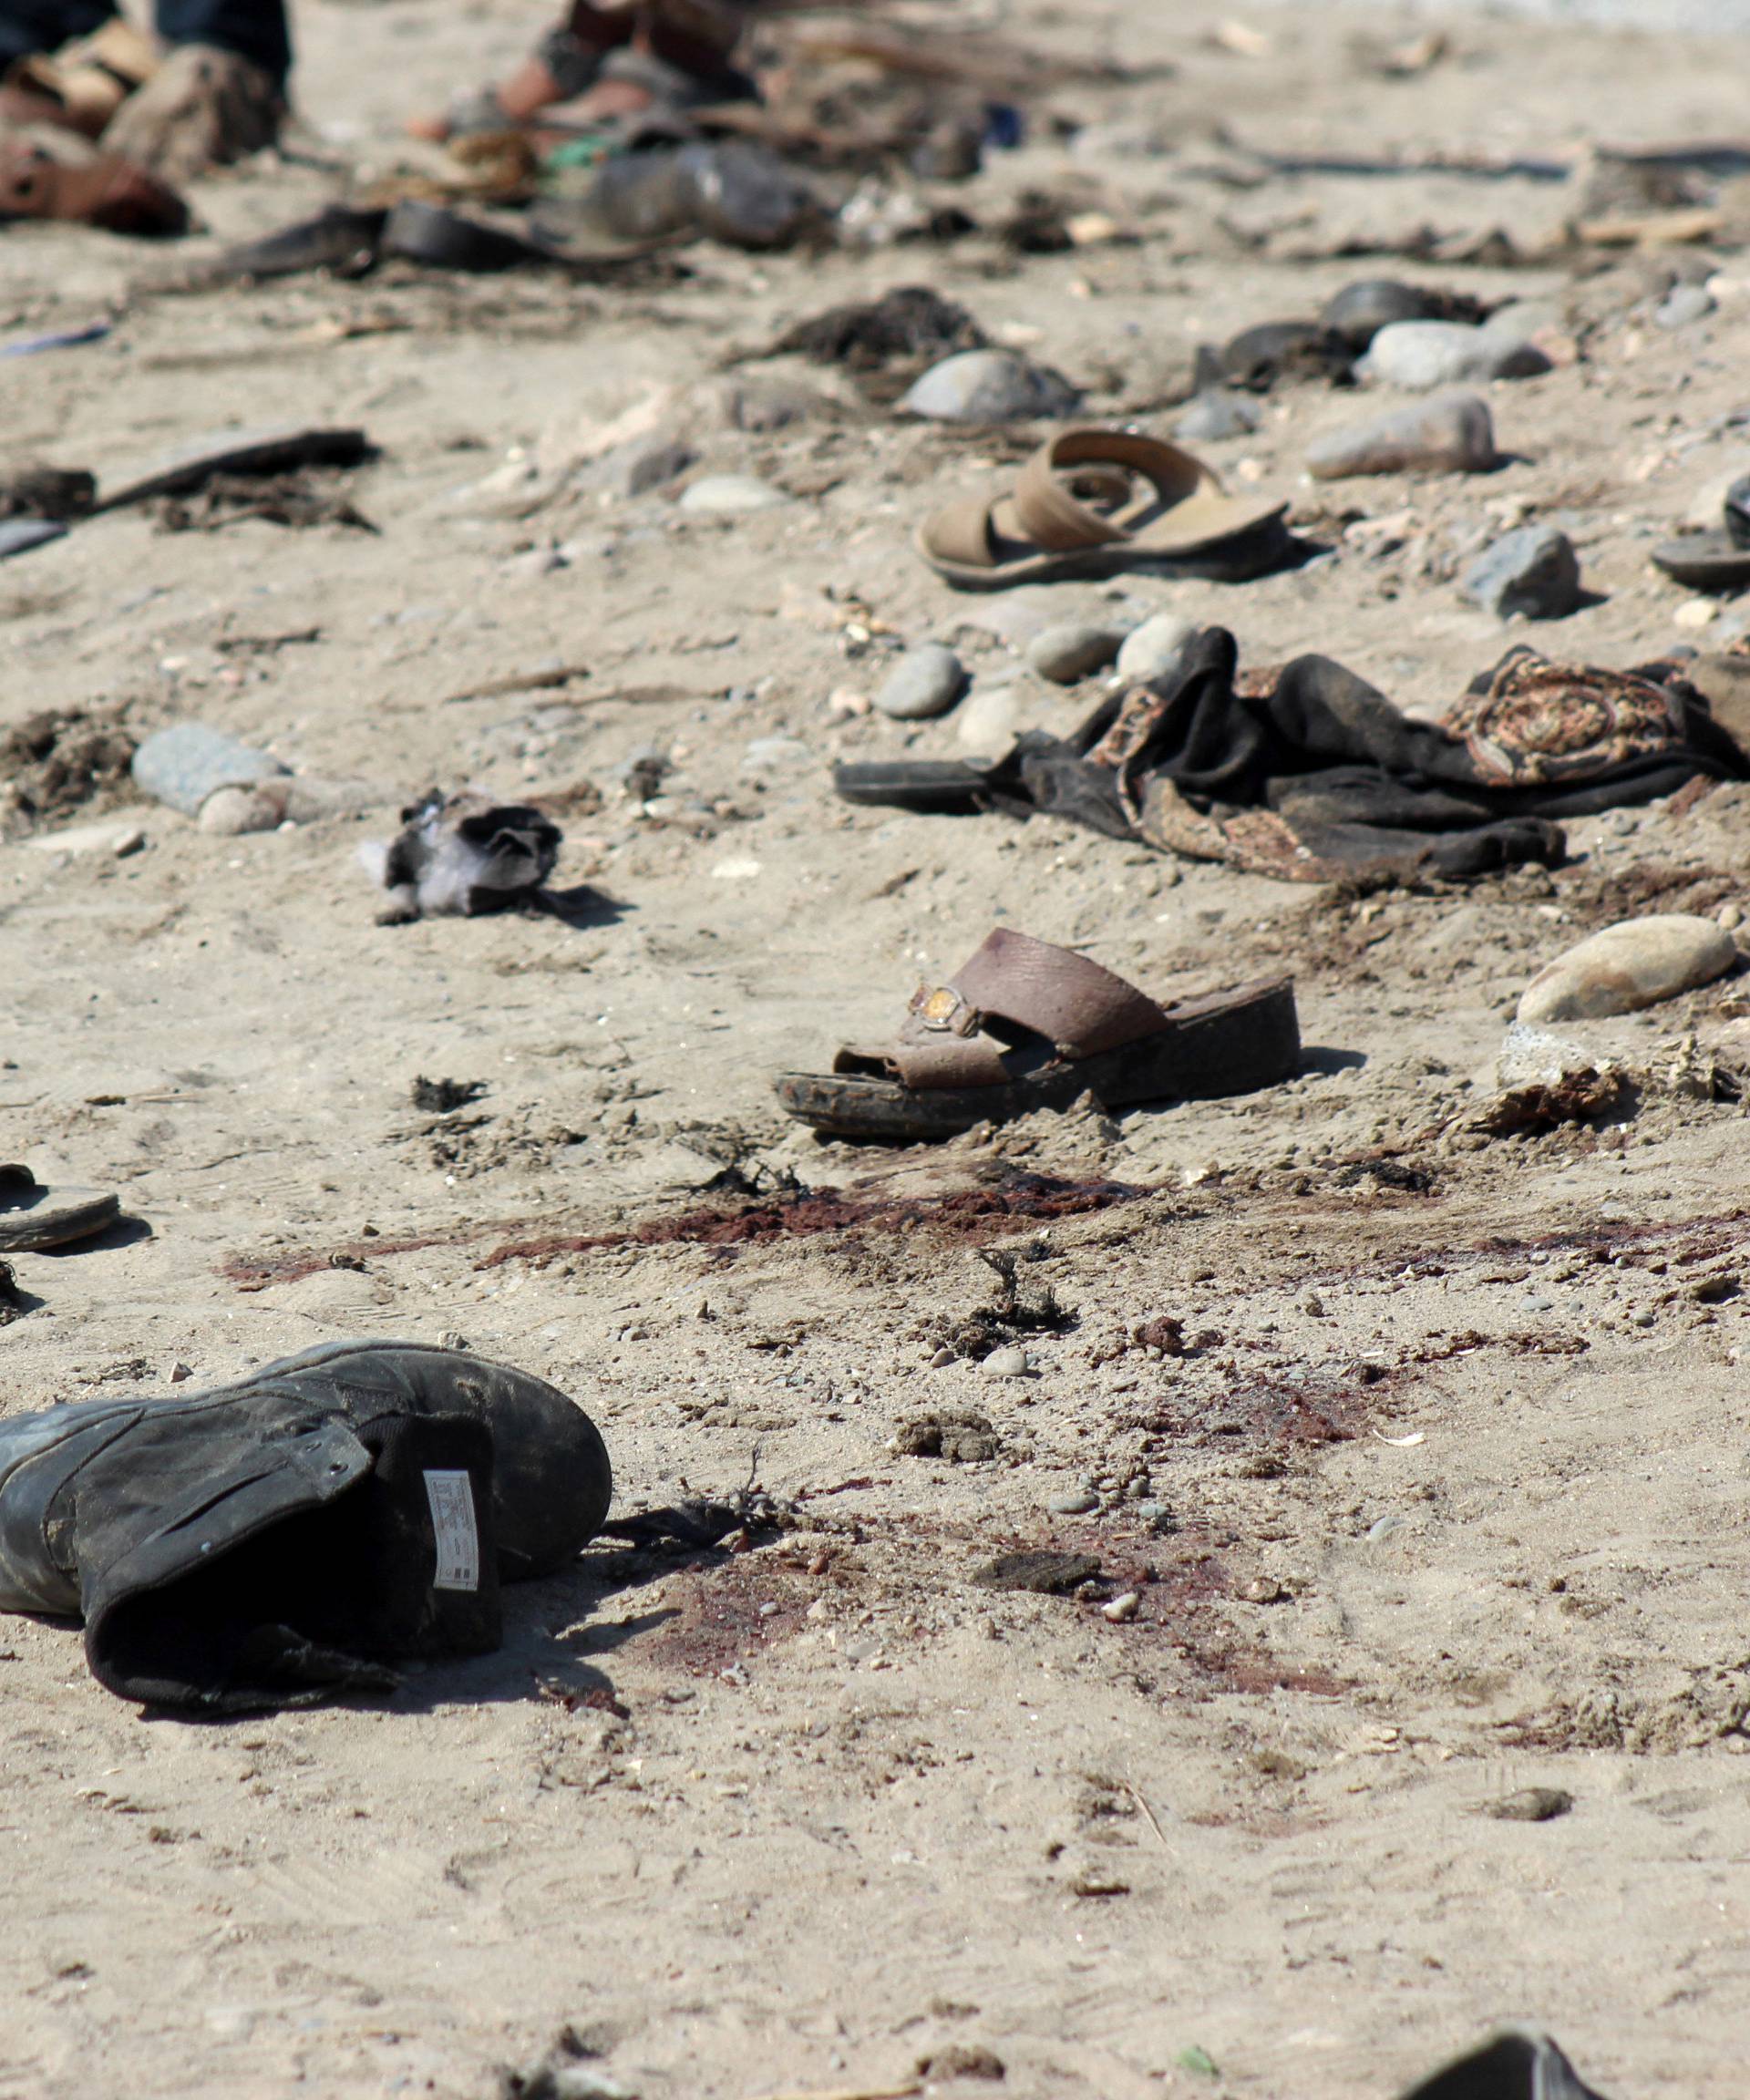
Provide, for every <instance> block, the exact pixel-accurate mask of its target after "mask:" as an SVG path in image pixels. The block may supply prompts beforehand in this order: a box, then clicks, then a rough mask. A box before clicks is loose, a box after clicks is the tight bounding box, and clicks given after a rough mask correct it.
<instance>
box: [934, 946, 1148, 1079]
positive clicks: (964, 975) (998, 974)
mask: <svg viewBox="0 0 1750 2100" xmlns="http://www.w3.org/2000/svg"><path fill="white" fill-rule="evenodd" d="M948 989H949V990H950V991H951V992H952V993H955V994H957V995H958V997H959V999H960V1000H961V1001H962V1003H963V1004H965V1005H967V1006H970V1007H972V1008H973V1009H975V1010H976V1012H977V1013H978V1014H980V1015H989V1016H991V1017H992V1018H993V1019H996V1020H999V1021H1006V1022H1009V1023H1010V1024H1013V1025H1014V1026H1015V1027H1019V1028H1025V1029H1029V1030H1031V1031H1032V1033H1033V1034H1034V1035H1043V1036H1044V1037H1045V1040H1046V1041H1047V1042H1048V1043H1053V1044H1055V1045H1056V1047H1057V1049H1058V1051H1059V1052H1060V1053H1061V1054H1062V1055H1064V1056H1065V1057H1072V1058H1074V1057H1091V1056H1094V1055H1096V1054H1097V1053H1098V1052H1100V1051H1102V1050H1117V1049H1118V1048H1120V1047H1121V1046H1122V1045H1125V1044H1127V1043H1136V1042H1139V1041H1140V1040H1141V1039H1142V1038H1143V1037H1144V1036H1145V1035H1158V1034H1159V1033H1160V1031H1161V1030H1162V1029H1163V1028H1165V1027H1167V1026H1168V1025H1169V1017H1168V1014H1166V1013H1165V1012H1164V1011H1163V1009H1162V1008H1161V1007H1159V1006H1158V1005H1157V1004H1156V1003H1155V1002H1154V1000H1152V999H1150V998H1149V997H1148V994H1147V993H1144V992H1138V991H1137V988H1136V986H1135V985H1134V984H1129V983H1126V982H1125V980H1124V979H1123V978H1122V977H1119V976H1116V975H1115V974H1114V973H1112V972H1111V971H1110V970H1104V969H1102V968H1101V967H1100V965H1099V964H1098V963H1097V962H1090V961H1089V959H1088V958H1087V957H1086V955H1077V954H1076V952H1074V950H1072V949H1068V948H1058V947H1055V946H1054V944H1053V943H1052V942H1049V941H1038V940H1035V938H1034V936H1033V935H1032V934H1030V933H1019V932H1014V931H1013V930H1012V929H1010V928H1007V927H998V928H997V930H996V931H995V932H993V933H992V934H990V935H989V936H988V938H987V939H986V940H985V941H984V942H983V945H982V946H981V947H980V948H979V950H978V952H977V953H976V954H974V955H973V957H972V958H971V959H970V960H969V961H968V962H966V963H964V964H963V965H962V968H960V969H959V970H957V971H956V972H955V973H954V975H953V978H952V983H951V984H950V985H949V987H948ZM910 1018H911V1019H917V1018H920V1017H919V1016H918V1015H917V1014H916V1010H915V1006H914V1012H913V1014H912V1016H911V1017H910ZM949 1024H950V1023H949V1022H944V1023H942V1024H941V1025H943V1026H946V1025H949ZM952 1025H954V1026H955V1027H956V1029H958V1028H960V1027H962V1026H963V1022H962V1021H961V1020H960V1019H959V1017H958V1015H957V1014H956V1015H955V1016H953V1017H952Z"/></svg>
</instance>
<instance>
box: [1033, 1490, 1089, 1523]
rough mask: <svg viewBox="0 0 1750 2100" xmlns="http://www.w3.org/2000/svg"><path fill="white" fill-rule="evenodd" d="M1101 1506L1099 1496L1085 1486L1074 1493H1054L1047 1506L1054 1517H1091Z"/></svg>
mask: <svg viewBox="0 0 1750 2100" xmlns="http://www.w3.org/2000/svg"><path fill="white" fill-rule="evenodd" d="M1099 1506H1100V1498H1099V1497H1098V1496H1097V1495H1095V1494H1091V1493H1090V1492H1089V1491H1088V1490H1087V1489H1086V1488H1085V1487H1083V1488H1077V1489H1076V1491H1075V1492H1074V1493H1072V1494H1068V1495H1054V1496H1053V1497H1052V1498H1051V1500H1050V1501H1049V1502H1047V1503H1046V1504H1045V1508H1046V1510H1047V1511H1048V1512H1049V1513H1050V1514H1051V1515H1052V1516H1053V1517H1089V1516H1092V1514H1093V1513H1094V1511H1095V1510H1096V1509H1097V1508H1099Z"/></svg>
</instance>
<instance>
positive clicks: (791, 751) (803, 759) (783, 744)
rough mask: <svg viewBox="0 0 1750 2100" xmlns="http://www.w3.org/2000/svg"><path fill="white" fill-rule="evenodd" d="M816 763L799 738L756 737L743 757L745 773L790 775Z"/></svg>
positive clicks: (812, 754)
mask: <svg viewBox="0 0 1750 2100" xmlns="http://www.w3.org/2000/svg"><path fill="white" fill-rule="evenodd" d="M813 763H814V753H813V752H812V751H810V750H809V748H808V746H807V745H806V744H805V743H803V741H802V739H801V738H800V737H799V736H756V737H755V738H754V740H753V742H752V743H751V744H750V745H748V746H747V748H746V750H745V751H744V752H743V753H742V755H741V769H742V771H743V772H744V773H790V772H796V771H798V770H799V769H800V768H801V767H804V766H811V765H812V764H813Z"/></svg>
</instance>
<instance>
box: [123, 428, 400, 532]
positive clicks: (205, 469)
mask: <svg viewBox="0 0 1750 2100" xmlns="http://www.w3.org/2000/svg"><path fill="white" fill-rule="evenodd" d="M373 458H376V447H375V446H374V445H373V444H372V443H371V441H370V439H369V438H366V437H365V433H364V431H362V430H358V429H349V428H347V427H345V426H342V427H339V428H329V427H324V426H322V425H319V424H318V425H311V424H303V423H291V424H285V425H282V426H281V427H278V428H270V429H262V430H224V431H221V432H219V433H217V434H216V435H215V436H212V437H208V438H193V439H191V440H190V442H189V443H187V444H186V445H180V446H178V447H177V448H176V449H175V450H174V451H173V452H171V453H170V454H169V455H168V456H167V457H166V458H162V459H160V461H159V462H158V463H157V465H156V466H153V467H149V468H146V469H145V470H144V471H143V472H141V473H139V474H135V475H133V476H130V477H129V479H125V480H122V481H119V482H118V483H117V484H116V485H115V486H114V487H113V488H110V487H108V486H106V487H105V488H104V489H102V491H101V492H100V493H99V495H98V501H97V506H96V508H97V509H98V510H119V509H120V508H121V507H122V506H123V505H124V504H128V503H144V502H146V501H147V500H148V499H149V498H151V497H153V496H189V495H191V494H192V493H193V492H194V490H195V489H199V488H200V487H201V485H202V484H203V483H204V482H207V481H210V480H211V479H212V477H213V476H214V475H215V474H284V473H287V472H289V471H290V470H291V469H292V468H293V467H357V466H359V465H361V464H362V463H363V462H364V461H365V460H367V459H373Z"/></svg>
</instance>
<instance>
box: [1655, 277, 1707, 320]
mask: <svg viewBox="0 0 1750 2100" xmlns="http://www.w3.org/2000/svg"><path fill="white" fill-rule="evenodd" d="M1716 304H1717V302H1716V301H1715V299H1714V294H1713V293H1711V292H1710V291H1709V290H1708V289H1707V287H1706V285H1704V284H1678V285H1674V286H1673V288H1672V291H1671V293H1670V294H1669V295H1668V296H1667V298H1666V299H1665V302H1664V304H1662V306H1661V307H1660V308H1659V309H1658V311H1657V312H1656V313H1655V314H1653V320H1654V321H1655V322H1656V323H1657V324H1658V325H1659V326H1660V327H1661V328H1687V327H1689V326H1690V325H1691V324H1693V323H1694V322H1697V321H1705V320H1706V319H1707V317H1708V315H1709V314H1712V313H1713V312H1714V307H1715V305H1716Z"/></svg>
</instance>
